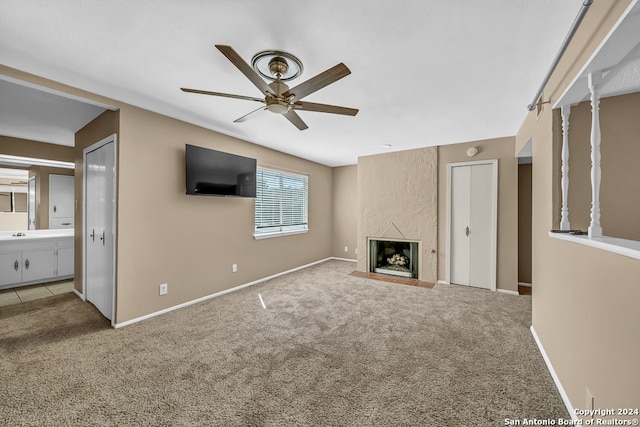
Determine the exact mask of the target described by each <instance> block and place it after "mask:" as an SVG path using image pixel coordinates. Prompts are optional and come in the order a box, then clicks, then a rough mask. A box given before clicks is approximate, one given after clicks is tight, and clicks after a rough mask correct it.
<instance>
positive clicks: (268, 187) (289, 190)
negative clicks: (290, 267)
mask: <svg viewBox="0 0 640 427" xmlns="http://www.w3.org/2000/svg"><path fill="white" fill-rule="evenodd" d="M308 181H309V178H308V177H307V176H304V175H298V174H293V173H289V172H281V171H276V170H272V169H263V168H258V170H257V175H256V186H257V189H256V217H255V238H256V239H260V238H266V237H275V236H281V235H285V234H295V233H305V232H307V230H308V229H309V227H308V221H307V211H308V209H307V205H308V203H307V199H308V193H309V191H308Z"/></svg>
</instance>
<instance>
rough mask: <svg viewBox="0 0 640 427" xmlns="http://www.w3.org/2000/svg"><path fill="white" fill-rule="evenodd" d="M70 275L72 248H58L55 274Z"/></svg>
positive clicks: (71, 273) (71, 271) (71, 269)
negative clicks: (56, 272) (56, 271)
mask: <svg viewBox="0 0 640 427" xmlns="http://www.w3.org/2000/svg"><path fill="white" fill-rule="evenodd" d="M71 275H73V248H59V249H58V274H57V276H71Z"/></svg>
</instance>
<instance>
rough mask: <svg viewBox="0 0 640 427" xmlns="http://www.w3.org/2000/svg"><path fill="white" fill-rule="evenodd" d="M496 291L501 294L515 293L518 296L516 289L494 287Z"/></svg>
mask: <svg viewBox="0 0 640 427" xmlns="http://www.w3.org/2000/svg"><path fill="white" fill-rule="evenodd" d="M496 292H499V293H501V294H507V295H515V296H519V295H520V292H518V291H510V290H508V289H496Z"/></svg>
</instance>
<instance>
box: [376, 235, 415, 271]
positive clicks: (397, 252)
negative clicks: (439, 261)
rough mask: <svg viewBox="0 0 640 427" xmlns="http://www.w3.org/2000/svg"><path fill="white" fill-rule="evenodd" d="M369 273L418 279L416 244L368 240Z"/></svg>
mask: <svg viewBox="0 0 640 427" xmlns="http://www.w3.org/2000/svg"><path fill="white" fill-rule="evenodd" d="M369 257H370V258H369V272H372V273H381V274H389V275H392V276H400V277H409V278H412V279H417V278H418V242H404V241H392V240H374V239H370V240H369Z"/></svg>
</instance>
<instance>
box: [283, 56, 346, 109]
mask: <svg viewBox="0 0 640 427" xmlns="http://www.w3.org/2000/svg"><path fill="white" fill-rule="evenodd" d="M349 74H351V70H349V69H348V68H347V66H346V65H344V64H343V63H340V64H338V65H336V66H334V67H331V68H329V69H328V70H327V71H324V72H322V73H320V74H318V75H317V76H315V77H311V78H310V79H309V80H307V81H306V82H304V83H300V84H299V85H298V86H296V87H294V88H293V89H289V90H288V91H286V92H285V93H284V94H283V95H284V96H285V97H287V96H290V95H293V99H292V101H295V100H298V99H302V98H304V97H305V96H307V95H309V94H312V93H313V92H315V91H317V90H320V89H322V88H323V87H325V86H328V85H330V84H331V83H333V82H336V81H338V80H340V79H341V78H343V77H346V76H348V75H349Z"/></svg>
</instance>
